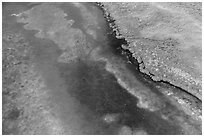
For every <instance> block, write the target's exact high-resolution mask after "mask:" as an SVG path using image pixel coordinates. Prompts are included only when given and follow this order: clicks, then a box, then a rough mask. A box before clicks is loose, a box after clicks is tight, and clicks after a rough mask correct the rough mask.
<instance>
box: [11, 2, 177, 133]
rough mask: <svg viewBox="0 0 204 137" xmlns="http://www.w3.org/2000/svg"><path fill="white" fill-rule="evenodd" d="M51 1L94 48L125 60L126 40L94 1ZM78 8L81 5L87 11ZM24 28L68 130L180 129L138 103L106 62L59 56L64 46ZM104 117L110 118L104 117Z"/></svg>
mask: <svg viewBox="0 0 204 137" xmlns="http://www.w3.org/2000/svg"><path fill="white" fill-rule="evenodd" d="M55 6H56V7H59V8H60V9H62V10H63V11H64V12H65V13H66V14H67V15H68V16H67V17H66V19H67V20H70V19H72V20H74V21H75V22H74V24H73V25H72V28H75V29H80V30H81V31H82V32H83V35H85V37H86V43H88V44H89V45H91V46H92V47H94V48H97V47H100V51H101V56H103V55H104V56H105V57H107V58H108V57H110V58H111V56H115V57H116V58H118V59H119V60H124V62H127V58H126V55H124V54H123V55H122V54H121V53H122V52H121V50H122V49H121V48H120V47H121V45H122V44H126V42H125V40H123V39H121V40H118V39H116V38H115V34H114V33H111V31H112V30H111V28H110V27H109V26H108V23H107V22H106V20H105V18H104V15H103V12H102V11H101V10H100V9H99V8H97V5H95V4H91V3H88V4H85V3H83V4H81V5H79V7H76V6H74V5H73V4H71V3H66V4H64V3H63V4H60V3H56V5H55ZM80 6H81V7H80ZM81 9H84V12H86V13H84V14H86V16H87V17H86V16H84V15H83V13H82V11H83V10H81ZM85 18H90V19H93V20H86V19H85ZM93 22H94V23H93ZM10 26H11V28H12V27H13V29H14V28H16V27H17V28H22V29H23V25H22V24H20V23H18V24H13V25H10ZM98 26H99V27H100V28H97V27H98ZM22 29H19V30H20V31H21V32H22V33H23V34H24V35H25V38H26V39H27V40H28V41H29V43H30V45H31V46H32V49H33V56H34V60H33V61H34V62H35V64H36V68H37V69H38V70H39V72H41V74H42V76H43V78H44V80H45V81H46V83H47V87H48V88H49V89H51V90H52V92H51V93H50V94H52V95H53V102H54V103H56V104H58V105H59V107H58V109H56V110H59V111H61V112H59V111H56V113H59V115H58V116H59V118H60V119H61V120H62V121H63V122H64V124H65V125H66V124H67V125H70V127H72V128H70V130H75V129H76V130H77V131H75V132H72V133H73V134H179V129H177V127H176V126H174V125H173V124H172V123H169V122H167V121H166V120H164V119H162V118H161V117H160V116H159V115H157V113H156V112H150V111H148V110H145V109H141V108H139V107H137V106H136V104H137V102H138V99H137V98H136V97H134V96H133V95H131V94H130V93H128V91H127V90H126V89H124V88H123V87H122V86H121V85H120V84H119V83H118V82H117V79H116V77H115V76H114V75H113V74H112V73H110V72H108V71H107V70H106V69H105V65H106V62H103V61H96V60H95V61H94V60H91V59H84V58H80V57H79V58H78V60H77V61H75V62H71V63H66V62H59V61H58V57H59V56H60V55H61V54H62V53H63V51H62V50H61V49H60V48H59V47H58V46H57V45H56V43H55V42H53V41H52V40H49V39H42V38H36V37H35V36H34V34H35V33H36V31H31V30H22ZM126 65H127V68H128V67H129V69H131V68H132V70H131V71H133V68H137V67H138V66H137V64H134V65H133V64H130V63H128V62H127V64H126ZM134 71H135V72H134V73H135V75H136V76H138V78H137V79H138V80H140V81H142V82H145V80H143V78H142V76H141V75H140V74H139V71H138V70H137V69H134ZM137 71H138V72H137ZM144 85H147V84H145V83H144ZM158 94H159V93H158ZM73 115H76V116H73ZM72 117H74V118H73V120H71V119H72ZM108 118H109V119H110V120H109V121H108V120H107V121H106V119H108ZM70 121H71V122H70ZM74 126H76V128H74ZM65 128H66V127H65ZM67 128H68V127H67ZM67 130H68V129H67ZM65 134H66V133H65Z"/></svg>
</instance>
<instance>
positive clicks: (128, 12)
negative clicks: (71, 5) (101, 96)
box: [103, 3, 202, 99]
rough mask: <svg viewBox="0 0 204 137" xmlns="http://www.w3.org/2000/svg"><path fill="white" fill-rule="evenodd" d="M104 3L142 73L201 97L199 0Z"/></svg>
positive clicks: (200, 8)
mask: <svg viewBox="0 0 204 137" xmlns="http://www.w3.org/2000/svg"><path fill="white" fill-rule="evenodd" d="M103 5H104V9H105V10H106V11H107V12H108V13H110V16H111V17H112V18H113V19H114V20H115V25H116V26H117V29H118V33H120V34H121V35H122V37H124V38H125V39H126V40H127V41H128V42H129V43H130V45H129V46H128V47H126V48H127V49H129V51H130V52H131V53H132V56H133V57H134V58H135V59H137V60H138V61H139V62H140V63H141V64H140V70H141V71H142V72H143V73H146V74H148V75H150V76H151V77H152V79H153V80H156V81H160V80H163V81H167V82H170V83H171V84H173V85H175V86H178V87H181V88H183V89H185V90H186V91H188V92H190V93H191V94H193V95H195V96H196V97H197V98H199V99H202V88H201V85H202V76H201V74H202V59H201V58H202V39H201V36H202V35H201V33H202V30H201V26H202V21H201V17H202V16H201V15H202V11H201V10H202V7H201V3H103ZM120 37H121V36H120Z"/></svg>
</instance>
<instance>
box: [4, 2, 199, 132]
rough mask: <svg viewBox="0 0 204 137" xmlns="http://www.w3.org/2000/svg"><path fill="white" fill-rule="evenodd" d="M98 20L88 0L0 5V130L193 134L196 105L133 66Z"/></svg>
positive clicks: (100, 16) (100, 17) (97, 11)
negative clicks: (0, 17)
mask: <svg viewBox="0 0 204 137" xmlns="http://www.w3.org/2000/svg"><path fill="white" fill-rule="evenodd" d="M12 7H15V8H12ZM73 11H74V12H73ZM106 23H107V22H106V21H105V20H104V16H103V12H102V10H100V9H99V8H98V7H97V6H96V4H93V3H88V4H87V3H29V4H27V3H24V4H16V3H11V4H5V6H4V9H3V46H2V47H3V134H201V123H202V121H201V119H202V117H201V102H200V101H199V100H198V99H196V98H195V97H192V96H190V95H189V94H187V93H183V92H178V91H180V90H178V89H176V88H173V87H171V86H169V85H167V84H165V83H156V82H154V81H152V80H151V79H150V78H149V77H147V76H146V75H143V74H142V73H140V72H139V70H137V71H135V69H136V67H137V66H136V65H134V64H132V63H130V61H129V60H128V57H127V56H128V54H126V53H125V51H124V50H118V47H121V45H122V44H124V43H125V42H124V41H123V40H118V39H116V38H115V35H114V34H113V33H112V31H111V29H110V28H109V26H108V23H107V24H106ZM189 129H190V130H189Z"/></svg>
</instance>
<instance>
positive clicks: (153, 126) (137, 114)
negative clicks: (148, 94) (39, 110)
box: [60, 62, 178, 134]
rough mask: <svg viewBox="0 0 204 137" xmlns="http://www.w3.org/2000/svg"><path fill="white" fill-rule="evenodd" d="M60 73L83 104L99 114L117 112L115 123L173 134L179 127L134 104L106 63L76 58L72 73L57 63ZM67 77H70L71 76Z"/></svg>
mask: <svg viewBox="0 0 204 137" xmlns="http://www.w3.org/2000/svg"><path fill="white" fill-rule="evenodd" d="M60 68H61V70H60V72H62V73H61V76H62V77H63V78H65V79H66V81H67V83H72V84H70V85H71V86H72V87H71V90H69V91H68V92H69V94H71V95H72V96H73V97H75V98H76V99H77V100H79V102H80V103H81V104H84V105H86V106H87V107H88V108H89V109H90V110H91V111H93V113H94V114H95V115H97V116H99V117H103V116H105V115H107V114H114V113H116V114H120V115H121V119H120V121H119V122H118V123H117V124H118V125H128V126H129V127H131V128H133V129H135V128H139V127H143V128H144V129H145V130H146V131H147V132H148V133H149V134H176V133H177V132H178V130H177V129H176V127H174V126H173V125H171V124H169V123H168V122H167V121H165V120H163V119H161V118H160V117H159V116H157V115H156V114H155V113H151V112H149V111H146V110H144V109H140V108H138V107H136V104H137V99H136V98H135V97H134V96H132V95H131V94H129V93H128V92H127V91H126V90H125V89H123V88H122V87H121V86H120V85H119V84H118V83H117V80H116V78H115V77H114V76H113V75H112V74H110V73H109V72H107V71H106V70H105V64H103V63H98V62H90V63H87V62H79V63H77V64H73V66H72V69H73V71H72V73H71V75H70V73H69V75H66V70H68V69H70V67H68V66H66V65H65V64H64V65H63V64H61V65H60ZM70 77H71V78H72V79H71V80H70Z"/></svg>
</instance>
